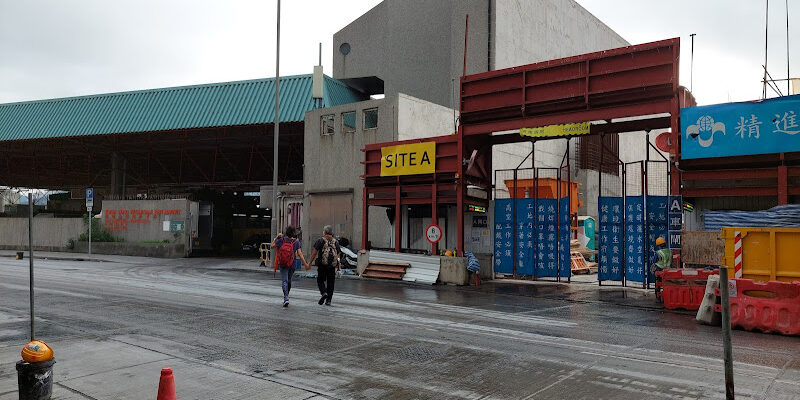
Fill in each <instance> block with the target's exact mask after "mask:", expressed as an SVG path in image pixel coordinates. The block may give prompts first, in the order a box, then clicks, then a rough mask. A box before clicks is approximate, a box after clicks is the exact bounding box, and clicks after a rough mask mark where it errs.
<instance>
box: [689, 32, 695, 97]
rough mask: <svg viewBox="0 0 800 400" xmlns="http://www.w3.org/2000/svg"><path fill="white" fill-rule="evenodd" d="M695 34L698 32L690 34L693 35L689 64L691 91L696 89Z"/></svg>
mask: <svg viewBox="0 0 800 400" xmlns="http://www.w3.org/2000/svg"><path fill="white" fill-rule="evenodd" d="M695 35H697V34H696V33H692V34H691V35H689V36H691V37H692V60H691V61H690V66H689V91H690V92H691V91H692V90H694V37H695Z"/></svg>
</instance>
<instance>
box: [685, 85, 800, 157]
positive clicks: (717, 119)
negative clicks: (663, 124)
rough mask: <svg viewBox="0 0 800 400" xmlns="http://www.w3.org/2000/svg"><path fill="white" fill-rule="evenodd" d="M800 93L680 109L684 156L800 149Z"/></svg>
mask: <svg viewBox="0 0 800 400" xmlns="http://www.w3.org/2000/svg"><path fill="white" fill-rule="evenodd" d="M799 134H800V95H795V96H785V97H780V98H776V99H769V100H764V101H753V102H744V103H727V104H716V105H711V106H703V107H688V108H682V109H681V158H683V159H692V158H710V157H725V156H742V155H750V154H768V153H783V152H790V151H800V135H799Z"/></svg>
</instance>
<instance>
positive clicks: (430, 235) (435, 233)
mask: <svg viewBox="0 0 800 400" xmlns="http://www.w3.org/2000/svg"><path fill="white" fill-rule="evenodd" d="M425 239H428V241H429V242H431V243H438V242H439V240H442V228H439V225H436V224H430V225H428V227H427V228H425Z"/></svg>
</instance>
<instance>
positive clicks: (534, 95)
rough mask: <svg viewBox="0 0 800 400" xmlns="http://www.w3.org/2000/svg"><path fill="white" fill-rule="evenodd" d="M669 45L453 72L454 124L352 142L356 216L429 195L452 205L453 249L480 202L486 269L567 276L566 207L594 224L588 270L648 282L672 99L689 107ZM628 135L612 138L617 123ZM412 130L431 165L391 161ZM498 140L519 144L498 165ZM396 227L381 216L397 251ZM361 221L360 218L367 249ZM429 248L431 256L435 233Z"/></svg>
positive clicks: (662, 226) (674, 44) (674, 176)
mask: <svg viewBox="0 0 800 400" xmlns="http://www.w3.org/2000/svg"><path fill="white" fill-rule="evenodd" d="M679 46H680V42H679V39H677V38H676V39H668V40H663V41H659V42H653V43H646V44H641V45H635V46H628V47H623V48H618V49H612V50H606V51H602V52H596V53H589V54H584V55H579V56H574V57H568V58H563V59H558V60H551V61H546V62H540V63H535V64H529V65H524V66H519V67H513V68H507V69H502V70H497V71H490V72H485V73H480V74H475V75H466V76H463V77H462V78H461V82H460V104H459V106H460V118H459V122H460V124H459V126H458V131H457V133H456V135H453V136H446V137H436V138H430V139H421V140H415V141H409V142H403V143H383V144H375V145H370V146H367V147H366V148H365V149H364V151H365V160H364V170H365V175H364V182H365V188H364V215H365V216H367V215H368V214H369V213H368V208H369V207H371V206H373V205H375V206H377V205H380V206H385V207H389V208H390V209H391V210H392V211H393V212H394V221H402V220H403V210H402V208H403V207H405V206H406V205H418V206H424V207H426V208H428V209H430V212H431V217H432V221H436V220H437V219H438V217H439V216H440V215H439V214H440V210H441V206H445V207H453V206H454V210H455V213H456V215H455V240H454V241H453V243H454V244H455V250H456V252H457V254H458V255H462V254H463V252H464V251H465V250H469V246H465V245H467V244H468V243H465V240H466V239H465V238H466V237H467V235H466V232H467V229H466V226H465V225H466V224H467V223H469V221H470V218H469V214H470V205H478V206H488V207H489V212H488V214H489V215H488V216H489V218H488V220H490V221H491V223H490V224H489V227H490V228H491V237H492V239H493V240H492V243H491V246H492V247H491V250H490V251H491V253H492V260H491V265H492V266H493V268H494V272H495V273H499V274H503V275H506V276H510V277H514V278H525V279H541V278H547V279H554V280H556V281H562V280H564V281H567V282H569V281H570V279H571V267H570V265H571V260H570V241H571V240H572V239H573V238H576V236H577V227H578V211H577V210H578V208H579V207H586V208H588V209H593V210H596V213H595V212H594V211H592V214H594V215H596V216H597V222H598V224H597V227H596V230H597V232H598V236H599V238H598V239H599V240H598V243H599V246H598V249H599V254H598V255H599V264H600V265H599V273H598V281H599V282H600V283H601V284H602V283H604V282H608V281H612V282H620V283H621V284H623V285H625V284H626V283H627V282H631V281H632V282H637V283H641V284H642V285H647V284H648V283H650V282H652V276H648V275H649V274H648V273H647V271H648V270H649V268H648V262H647V259H648V258H649V254H651V252H652V248H653V246H654V242H655V239H656V238H657V237H658V236H660V235H662V234H663V232H664V231H665V230H666V229H667V227H666V225H667V215H666V205H667V202H668V200H669V197H668V196H669V195H670V194H677V193H679V190H680V176H679V173H678V169H677V165H676V163H675V159H674V157H673V156H674V154H675V153H676V151H677V150H676V146H674V145H672V144H676V143H677V142H678V141H677V135H678V134H679V127H680V123H679V113H680V108H681V107H682V106H690V105H693V104H694V99H693V98H692V96H691V94H690V93H688V91H686V89H685V88H682V87H679V86H678V69H679ZM664 129H669V131H668V133H666V134H662V136H661V138H660V139H658V140H654V139H655V138H651V133H653V131H655V130H664ZM628 132H631V133H630V134H628V136H627V137H626V139H628V141H626V143H625V146H620V145H619V144H618V143H619V139H618V137H619V134H621V133H628ZM633 132H638V133H633ZM630 135H634V136H630ZM638 135H640V136H638ZM614 139H616V140H617V142H616V143H617V145H616V147H615V146H613V145H612V142H614ZM425 141H428V142H432V144H435V146H436V157H435V160H436V163H435V165H429V166H425V168H427V169H425V170H424V171H423V170H415V171H412V170H410V169H404V168H410V167H409V166H406V165H405V164H401V165H398V164H397V160H398V157H400V161H401V162H402V161H403V160H404V159H403V157H405V161H409V160H410V158H409V157H410V156H409V153H411V152H412V150H411V148H408V147H401V146H408V145H411V144H414V143H419V142H425ZM653 142H658V144H659V145H660V147H657V146H656V145H654V143H653ZM500 145H513V146H515V149H517V150H518V149H520V148H527V149H530V151H529V152H527V151H526V152H527V154H528V155H527V157H524V158H522V157H520V159H521V161H520V162H518V163H516V162H515V164H517V165H516V166H515V167H512V168H510V169H502V168H497V166H498V165H500V164H503V163H504V162H505V163H507V162H508V160H506V159H500V158H495V159H494V160H493V157H495V156H493V148H494V147H495V146H500ZM589 150H591V151H592V152H593V154H594V155H595V158H594V159H592V158H589V159H590V160H594V161H593V163H594V164H593V165H589V166H588V167H587V168H585V169H586V170H591V171H593V173H592V174H588V175H587V176H588V178H587V176H584V177H583V181H584V182H585V183H584V185H585V186H586V187H583V188H580V187H576V185H575V180H576V176H575V170H576V168H574V167H575V165H574V164H573V163H574V161H573V159H574V154H575V153H577V152H581V154H582V153H583V152H584V151H587V152H588V151H589ZM403 154H405V156H404V155H403ZM598 158H599V159H598ZM493 161H494V163H493ZM582 162H584V160H582ZM393 171H403V172H402V173H396V172H393ZM409 172H412V173H416V174H415V175H408V174H407V173H409ZM373 215H374V214H373ZM402 227H403V224H402V223H394V224H393V229H394V238H395V241H394V242H393V245H394V246H393V250H394V251H395V252H400V251H403V250H404V249H403V243H405V242H403V241H402V232H403V230H402ZM368 228H369V223H368V222H367V219H366V218H365V221H364V225H363V227H362V229H363V231H362V237H363V239H364V241H363V243H365V247H366V248H369V240H368V239H369V237H370V232H369V231H368ZM470 236H471V235H470ZM398 238H400V239H398ZM471 239H472V237H470V242H472V240H471ZM450 240H451V239H449V238H448V242H450ZM469 244H471V243H469ZM631 246H632V248H631ZM430 249H431V250H430V252H431V253H433V254H436V253H437V252H438V246H437V244H435V243H434V244H431V245H430ZM487 267H488V265H487Z"/></svg>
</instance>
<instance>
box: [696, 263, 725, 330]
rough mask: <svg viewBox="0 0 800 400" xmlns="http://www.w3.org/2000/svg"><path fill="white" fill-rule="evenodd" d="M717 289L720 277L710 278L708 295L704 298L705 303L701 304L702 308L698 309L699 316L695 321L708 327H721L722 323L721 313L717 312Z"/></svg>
mask: <svg viewBox="0 0 800 400" xmlns="http://www.w3.org/2000/svg"><path fill="white" fill-rule="evenodd" d="M717 289H719V275H711V276H709V277H708V281H707V283H706V293H705V295H704V296H703V302H702V303H700V308H699V309H697V316H696V317H695V319H696V320H697V321H699V322H702V323H704V324H706V325H714V326H719V325H720V323H721V322H722V321H720V319H721V318H720V315H719V313H717V312H715V308H716V305H717V300H718V299H719V297H717Z"/></svg>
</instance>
